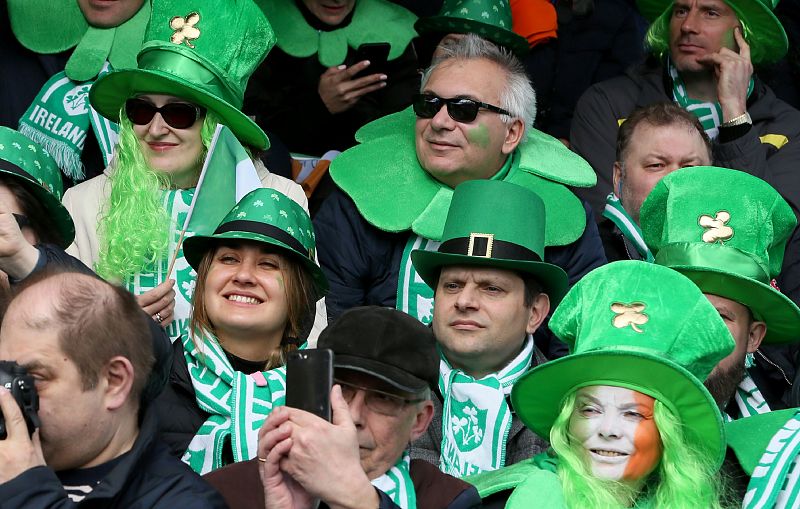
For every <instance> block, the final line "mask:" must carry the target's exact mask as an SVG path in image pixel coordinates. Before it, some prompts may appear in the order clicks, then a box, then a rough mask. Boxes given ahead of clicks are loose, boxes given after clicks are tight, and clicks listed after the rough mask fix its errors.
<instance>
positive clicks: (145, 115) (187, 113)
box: [125, 98, 205, 129]
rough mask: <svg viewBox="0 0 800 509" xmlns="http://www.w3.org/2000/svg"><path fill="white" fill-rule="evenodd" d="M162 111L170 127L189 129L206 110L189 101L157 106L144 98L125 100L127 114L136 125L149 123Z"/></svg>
mask: <svg viewBox="0 0 800 509" xmlns="http://www.w3.org/2000/svg"><path fill="white" fill-rule="evenodd" d="M156 113H161V118H163V119H164V122H166V123H167V124H168V125H169V126H170V127H173V128H175V129H189V128H190V127H192V126H193V125H194V123H195V122H197V119H198V118H200V117H201V116H202V115H203V114H204V113H205V110H204V109H202V108H200V107H199V106H195V105H194V104H189V103H167V104H165V105H164V106H162V107H160V108H157V107H156V106H155V105H154V104H153V103H151V102H148V101H145V100H144V99H137V98H132V99H128V100H127V101H125V115H126V116H127V117H128V119H129V120H130V121H131V122H133V123H134V124H136V125H147V124H149V123H150V122H151V121H152V120H153V117H155V116H156Z"/></svg>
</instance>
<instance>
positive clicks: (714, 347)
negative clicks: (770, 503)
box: [511, 261, 734, 465]
mask: <svg viewBox="0 0 800 509" xmlns="http://www.w3.org/2000/svg"><path fill="white" fill-rule="evenodd" d="M550 329H551V330H552V331H553V332H554V333H555V335H556V336H558V337H559V338H560V339H561V340H562V341H564V342H566V343H567V345H569V347H570V354H569V355H567V356H566V357H562V358H560V359H556V360H554V361H550V362H548V363H545V364H542V365H540V366H537V367H536V368H534V369H532V370H531V371H529V372H528V373H527V374H525V375H523V376H522V378H520V379H519V380H518V381H517V383H516V384H515V385H514V389H513V391H512V392H511V403H512V405H513V407H514V409H515V410H516V412H517V415H518V416H519V418H520V419H522V422H523V423H524V424H525V425H526V426H528V427H529V428H530V429H531V430H533V431H534V433H536V434H537V435H539V436H542V437H548V436H550V428H551V427H552V425H553V423H554V422H555V420H556V417H557V416H558V414H559V412H560V410H561V405H562V402H563V401H564V398H565V397H566V396H567V395H568V394H570V393H572V392H574V391H575V390H577V389H580V388H582V387H587V386H592V385H610V386H616V387H625V388H628V389H632V390H635V391H638V392H641V393H643V394H647V395H648V396H651V397H653V398H655V399H657V400H658V401H660V402H662V403H663V404H665V405H666V406H667V407H668V408H669V409H670V410H671V411H672V412H673V413H675V415H677V416H678V418H679V419H680V421H681V423H682V424H683V426H684V430H685V435H686V439H687V441H688V442H689V444H690V446H691V447H693V448H695V449H696V450H700V451H703V452H704V453H705V454H706V455H707V457H708V458H709V459H710V460H711V461H715V462H716V464H717V465H721V464H722V460H723V458H724V456H725V440H724V435H723V423H722V416H721V414H720V412H719V409H718V408H717V405H716V403H715V402H714V399H713V398H712V397H711V394H709V393H708V391H707V390H706V388H705V387H703V382H702V381H703V380H705V379H706V377H707V376H708V374H709V373H710V372H711V370H712V369H713V368H714V366H715V365H716V364H717V363H718V362H719V361H720V360H721V359H723V358H724V357H725V356H726V355H728V354H729V353H730V352H731V351H732V350H733V346H734V342H733V338H732V337H731V334H730V332H728V328H727V327H726V326H725V323H724V322H723V321H722V318H720V316H719V313H717V311H716V309H714V306H712V305H711V303H710V302H709V301H708V299H706V297H705V296H704V295H703V294H702V293H701V292H700V290H699V289H698V288H697V286H696V285H694V283H692V282H691V281H690V280H689V279H687V278H685V277H684V276H682V275H680V274H679V273H678V272H675V271H674V270H671V269H668V268H666V267H662V266H660V265H655V264H652V263H647V262H641V261H620V262H615V263H610V264H608V265H604V266H602V267H600V268H597V269H595V270H593V271H591V272H590V273H589V274H587V275H586V276H584V277H583V279H581V280H580V281H578V282H577V283H576V284H575V285H574V286H573V287H572V289H571V290H570V291H569V292H568V293H567V295H566V296H565V297H564V300H563V301H561V304H560V305H559V306H558V308H556V310H555V312H554V313H553V316H552V318H551V319H550Z"/></svg>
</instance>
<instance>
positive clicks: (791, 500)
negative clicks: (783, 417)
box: [742, 411, 800, 509]
mask: <svg viewBox="0 0 800 509" xmlns="http://www.w3.org/2000/svg"><path fill="white" fill-rule="evenodd" d="M798 453H800V411H798V412H797V413H795V414H794V416H792V418H791V419H789V420H788V421H787V422H786V424H784V425H783V427H782V428H781V429H780V430H778V432H777V433H775V435H773V437H772V440H770V442H769V444H768V445H767V449H766V450H765V451H764V454H763V455H762V456H761V459H759V461H758V465H757V466H756V467H755V468H754V469H753V475H752V476H751V477H750V483H749V484H748V485H747V493H746V494H745V497H744V502H743V504H742V508H743V509H772V508H775V509H787V508H794V507H798V506H800V482H798V481H799V480H800V465H798Z"/></svg>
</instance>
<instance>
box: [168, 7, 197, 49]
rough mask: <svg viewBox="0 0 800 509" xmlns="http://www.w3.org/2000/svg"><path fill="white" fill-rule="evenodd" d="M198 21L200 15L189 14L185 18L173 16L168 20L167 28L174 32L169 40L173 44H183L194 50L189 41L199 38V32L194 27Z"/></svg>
mask: <svg viewBox="0 0 800 509" xmlns="http://www.w3.org/2000/svg"><path fill="white" fill-rule="evenodd" d="M198 21H200V14H198V13H196V12H191V13H189V14H187V15H186V16H185V17H181V16H175V17H174V18H172V19H171V20H169V27H170V28H171V29H173V30H174V31H175V32H174V33H173V34H172V36H171V37H170V38H169V40H170V41H172V42H173V43H174V44H183V43H184V42H185V43H186V45H187V46H189V47H190V48H194V45H193V44H192V43H191V42H189V41H193V40H195V39H197V38H198V37H200V30H199V29H198V28H197V27H195V25H196V24H197V22H198Z"/></svg>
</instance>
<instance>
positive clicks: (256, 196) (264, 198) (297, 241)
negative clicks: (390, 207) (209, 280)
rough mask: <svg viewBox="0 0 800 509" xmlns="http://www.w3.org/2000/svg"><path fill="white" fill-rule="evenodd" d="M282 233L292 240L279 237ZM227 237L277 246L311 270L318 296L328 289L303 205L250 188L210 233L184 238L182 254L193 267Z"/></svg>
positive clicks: (312, 231) (311, 228) (279, 194)
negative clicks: (318, 261)
mask: <svg viewBox="0 0 800 509" xmlns="http://www.w3.org/2000/svg"><path fill="white" fill-rule="evenodd" d="M273 227H274V228H276V229H278V230H280V231H279V232H276V231H275V230H273V229H271V228H273ZM284 232H285V234H286V235H288V236H290V237H291V239H293V241H294V242H292V241H291V240H288V239H287V238H286V237H283V233H284ZM281 237H283V239H282V238H281ZM231 239H235V240H252V241H255V242H262V243H264V244H269V245H271V246H275V247H277V248H280V250H281V251H282V252H283V253H284V254H287V255H289V256H293V257H294V258H295V259H298V260H299V261H300V262H302V263H303V265H305V267H306V268H307V269H308V270H309V271H310V272H311V275H312V277H313V278H314V282H315V283H316V286H317V291H318V292H319V294H320V295H321V294H323V293H325V292H326V291H327V290H328V280H327V279H326V278H325V275H324V274H323V273H322V269H320V268H319V265H317V263H316V261H315V260H316V257H315V252H316V240H315V237H314V227H313V226H312V224H311V218H310V217H308V213H307V212H306V211H305V210H303V207H301V206H300V205H299V204H298V203H297V202H295V201H294V200H292V199H291V198H289V197H287V196H286V195H285V194H283V193H281V192H279V191H276V190H275V189H270V188H267V187H262V188H259V189H256V190H254V191H250V192H249V193H248V194H246V195H245V196H244V198H242V199H241V200H239V203H237V204H236V206H235V207H233V208H232V209H231V211H230V212H229V213H228V215H227V216H225V218H224V219H223V220H222V222H221V223H220V224H219V227H218V228H217V230H216V231H215V232H214V233H213V234H212V235H197V236H194V237H190V238H188V239H186V240H185V241H184V242H183V255H184V257H185V258H186V261H187V262H189V265H191V266H192V267H193V268H194V269H195V270H197V268H198V267H199V265H200V261H201V260H202V258H203V255H204V254H205V253H206V251H208V250H209V249H211V248H212V247H214V246H216V245H217V244H219V243H220V242H221V241H223V240H231ZM301 246H302V249H301Z"/></svg>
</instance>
